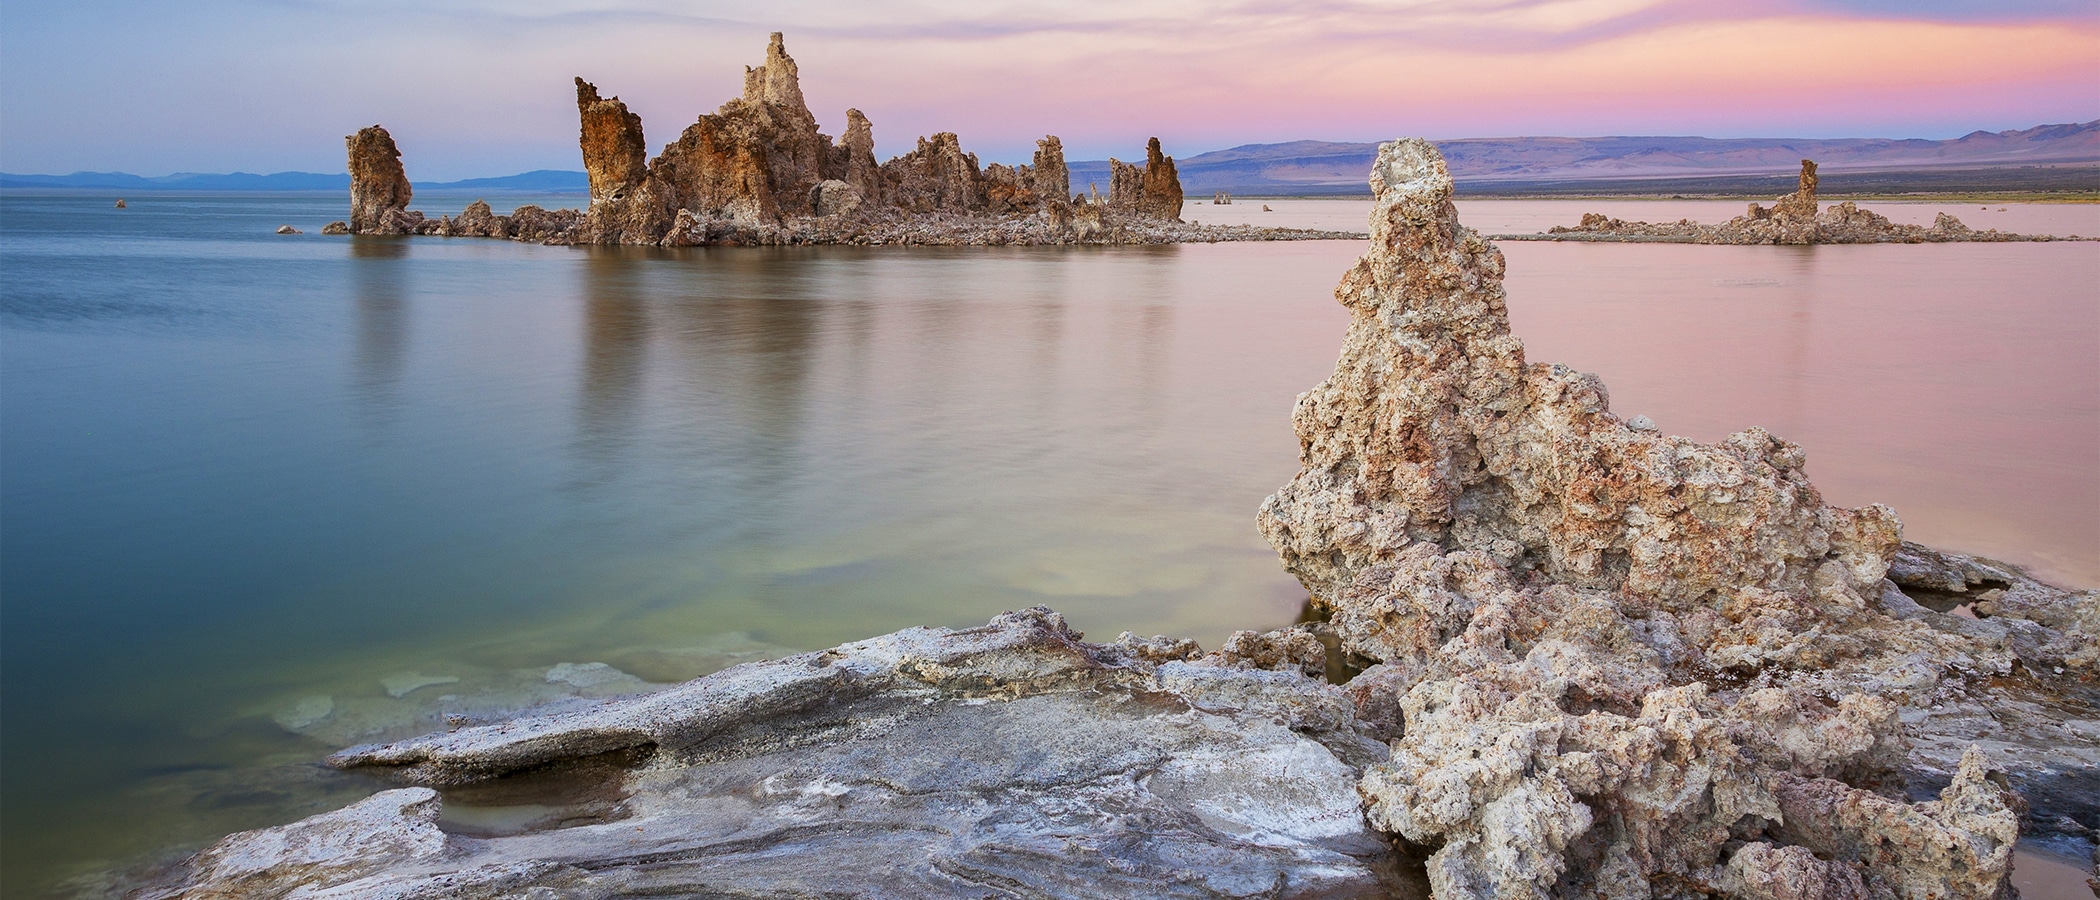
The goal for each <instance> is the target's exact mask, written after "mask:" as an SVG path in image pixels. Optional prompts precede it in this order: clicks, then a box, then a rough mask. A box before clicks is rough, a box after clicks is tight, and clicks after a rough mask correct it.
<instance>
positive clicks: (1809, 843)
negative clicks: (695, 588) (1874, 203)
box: [132, 140, 2100, 900]
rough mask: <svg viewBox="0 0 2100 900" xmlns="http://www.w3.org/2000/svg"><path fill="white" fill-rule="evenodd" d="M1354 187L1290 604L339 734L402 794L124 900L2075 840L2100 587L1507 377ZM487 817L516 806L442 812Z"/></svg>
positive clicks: (1189, 873)
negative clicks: (1198, 640) (1976, 552)
mask: <svg viewBox="0 0 2100 900" xmlns="http://www.w3.org/2000/svg"><path fill="white" fill-rule="evenodd" d="M629 158H632V157H629ZM594 172H595V170H594ZM646 181H647V179H646V178H644V179H643V181H642V182H639V183H646ZM1371 186H1372V188H1373V190H1374V191H1375V193H1376V196H1377V202H1376V208H1375V211H1374V212H1373V214H1372V221H1371V229H1370V246H1369V249H1368V251H1367V252H1366V253H1365V254H1364V255H1363V257H1362V258H1361V259H1360V260H1359V261H1358V262H1357V263H1356V265H1355V266H1354V267H1353V268H1352V269H1350V271H1349V272H1348V273H1347V274H1346V275H1345V276H1344V277H1343V280H1342V282H1341V285H1340V287H1339V288H1338V289H1337V290H1336V297H1337V298H1338V299H1339V300H1340V301H1341V302H1342V303H1343V304H1344V305H1345V306H1346V307H1348V309H1349V310H1350V312H1351V325H1350V329H1349V332H1348V335H1347V337H1346V339H1345V342H1344V345H1343V349H1342V354H1341V358H1340V360H1339V362H1338V363H1337V365H1336V368H1335V371H1334V373H1333V374H1332V375H1331V376H1330V377H1329V378H1328V379H1327V380H1326V381H1324V382H1322V383H1321V384H1320V385H1318V386H1317V387H1315V388H1314V389H1313V390H1311V391H1309V392H1308V393H1306V394H1304V395H1302V396H1301V397H1300V398H1299V400H1298V403H1297V406H1296V409H1295V411H1294V413H1293V416H1292V419H1293V424H1294V427H1295V429H1296V431H1297V434H1298V436H1299V439H1300V446H1301V461H1302V463H1303V468H1302V471H1301V472H1300V473H1299V474H1298V475H1297V476H1296V477H1295V478H1293V479H1292V480H1291V481H1290V483H1289V484H1287V485H1285V486H1284V487H1283V488H1282V489H1281V490H1279V491H1278V492H1277V493H1276V494H1275V495H1274V496H1272V497H1270V498H1268V500H1266V501H1265V502H1264V503H1263V504H1262V506H1261V508H1260V511H1259V514H1258V522H1259V526H1260V528H1261V530H1262V531H1263V533H1264V534H1266V535H1267V536H1268V538H1269V540H1270V541H1271V542H1272V543H1273V544H1274V545H1275V547H1276V548H1277V550H1278V552H1279V554H1280V555H1281V558H1282V562H1283V564H1284V565H1285V567H1286V568H1287V569H1289V570H1290V571H1291V572H1292V573H1294V574H1295V575H1296V576H1297V577H1298V579H1299V580H1300V581H1301V582H1302V583H1303V584H1304V585H1305V587H1306V588H1307V590H1308V591H1309V592H1310V594H1311V596H1312V598H1313V601H1312V612H1313V615H1311V616H1309V619H1310V621H1308V622H1306V623H1304V624H1300V625H1295V626H1292V627H1289V628H1285V629H1281V630H1277V631H1270V632H1266V633H1257V632H1253V631H1242V632H1239V633H1236V634H1234V635H1233V636H1232V637H1231V638H1230V639H1229V640H1228V641H1227V642H1226V643H1225V645H1224V646H1223V647H1221V648H1220V649H1218V650H1216V651H1214V652H1210V653H1204V652H1202V651H1201V650H1200V648H1198V647H1196V646H1195V645H1194V644H1193V643H1191V642H1189V641H1185V640H1174V639H1170V638H1164V637H1155V638H1150V639H1140V638H1137V637H1135V636H1132V635H1128V634H1125V635H1123V636H1122V637H1120V638H1118V639H1117V640H1115V641H1112V642H1107V643H1089V642H1086V641H1084V640H1083V639H1082V636H1081V635H1080V634H1078V633H1076V632H1074V631H1073V630H1072V629H1070V628H1069V627H1068V625H1067V624H1066V622H1065V621H1064V620H1063V619H1062V618H1061V617H1059V616H1058V615H1057V614H1056V613H1054V612H1051V611H1049V610H1047V609H1041V608H1036V609H1030V610H1024V611H1020V612H1015V613H1008V614H1005V615H1002V616H1000V617H998V618H996V619H994V620H992V621H991V622H990V623H989V624H987V625H986V626H984V627H982V628H974V629H966V630H960V631H951V630H947V629H930V628H914V629H907V630H905V631H901V632H897V633H895V634H891V635H888V636H885V637H879V638H874V639H871V640H866V641H860V642H855V643H850V644H846V645H842V646H839V647H835V648H832V649H830V650H825V651H820V652H814V653H804V654H800V655H794V656H789V657H787V658H783V659H777V660H771V661H765V662H754V663H747V664H744V665H739V666H735V667H732V668H729V669H726V670H723V671H721V672H718V673H716V674H714V675H710V676H707V677H704V678H700V679H697V680H695V681H692V682H688V683H686V684H684V685H680V686H676V687H672V688H669V689H666V690H662V691H657V692H653V693H646V694H641V695H638V696H631V697H623V698H614V699H607V700H602V701H593V703H592V704H590V705H587V706H584V707H574V706H572V707H569V708H565V709H563V710H560V711H556V712H543V713H539V714H531V713H528V714H526V715H523V716H520V717H517V718H514V719H509V720H505V721H499V722H492V723H487V724H479V725H471V726H467V727H459V728H456V729H454V730H448V731H440V732H436V733H432V734H428V735H425V736H422V737H416V738H411V739H408V740H402V741H396V742H392V743H384V744H373V745H364V746H358V747H352V748H349V749H346V750H343V751H342V752H340V753H337V754H336V755H334V756H332V757H330V758H329V760H328V763H329V765H332V766H335V767H338V768H342V769H346V770H352V771H359V772H367V773H371V774H373V775H374V776H376V777H379V778H383V779H389V780H391V781H393V782H395V783H397V784H399V785H401V786H399V787H394V788H392V789H388V790H382V791H379V792H377V793H375V794H373V795H372V796H371V797H370V798H368V799H366V800H363V801H362V802H358V803H356V804H353V805H351V806H348V807H346V808H343V809H340V810H337V811H334V812H329V813H325V814H322V815H317V816H314V817H311V818H308V819H305V820H302V821H299V822H294V823H291V824H288V825H284V826H280V827H276V828H267V829H262V830H259V831H253V832H245V833H241V834H236V835H233V836H231V837H228V838H226V839H224V840H222V841H220V842H218V843H217V844H215V845H213V846H211V847H210V848H207V849H205V850H204V851H202V852H200V853H198V854H196V855H194V856H191V857H189V858H188V859H186V860H183V861H182V862H180V863H178V864H175V865H173V866H172V867H170V868H167V869H164V870H162V871H160V872H158V873H155V874H154V875H153V876H152V877H151V879H150V883H147V884H145V885H143V886H141V887H138V888H137V889H136V890H134V891H133V894H132V896H136V897H142V898H206V897H226V896H236V895H238V896H312V897H322V896H326V897H403V898H405V897H436V896H446V897H485V898H496V897H555V896H559V897H625V896H668V895H676V896H707V897H754V898H755V897H781V896H794V897H805V896H807V897H814V896H827V897H856V896H867V897H877V896H881V897H891V896H910V897H958V898H960V897H969V898H980V897H1133V896H1145V897H1257V896H1258V897H1379V896H1402V897H1409V896H1412V897H1422V896H1430V895H1433V896H1436V897H1439V898H1454V900H1455V898H1490V897H1494V898H1519V897H1529V898H1569V900H1573V898H1578V897H1582V898H1588V897H1609V898H1705V897H1719V898H1735V900H1810V898H1817V900H1868V898H1874V900H1883V898H1894V900H1955V898H1969V900H1986V898H2006V897H2011V896H2013V893H2014V892H2013V890H2012V888H2011V887H2010V885H2009V884H2008V881H2007V876H2008V873H2009V871H2010V869H2011V867H2012V865H2013V848H2014V847H2013V845H2014V842H2015V841H2016V840H2017V839H2019V838H2020V836H2021V835H2022V833H2023V831H2024V832H2025V833H2028V834H2036V835H2053V836H2055V837H2057V838H2059V839H2062V840H2066V841H2083V840H2086V839H2087V838H2086V835H2088V834H2090V831H2089V830H2088V829H2090V828H2091V827H2092V825H2094V824H2100V802H2096V800H2095V799H2094V798H2095V797H2100V790H2096V788H2100V711H2096V710H2100V704H2096V700H2100V682H2096V678H2100V645H2096V639H2100V592H2094V591H2067V590H2061V589H2058V588H2054V587H2051V586H2048V585H2045V584H2042V583H2040V582H2037V581H2035V580H2033V579H2031V578H2029V577H2027V576H2025V575H2024V574H2022V573H2021V572H2019V571H2018V570H2017V569H2014V568H2012V567H2009V566H2005V565H2002V564H1997V563H1993V562H1990V561H1987V560H1978V559H1972V558H1968V557H1963V556H1958V555H1951V554H1943V553H1938V552H1935V551H1933V550H1930V549H1927V548H1924V547H1920V546H1917V545H1915V544H1910V543H1906V542H1904V541H1903V540H1902V525H1901V523H1900V521H1899V520H1898V518H1897V517H1896V514H1895V513H1894V512H1893V511H1891V510H1889V509H1887V508H1886V507H1881V506H1868V507H1864V508H1861V509H1838V508H1833V507H1830V506H1827V505H1825V504H1824V503H1823V502H1822V499H1821V496H1820V495H1819V494H1818V493H1817V491H1816V489H1815V487H1814V486H1813V485H1812V484H1811V483H1810V481H1809V480H1808V478H1807V475H1806V470H1805V466H1806V455H1805V453H1804V452H1803V451H1802V449H1801V448H1800V447H1798V446H1795V445H1793V444H1790V443H1788V442H1786V441H1784V440H1781V439H1779V438H1777V437H1774V436H1773V435H1771V434H1769V433H1767V432H1765V431H1764V430H1762V429H1758V428H1751V429H1747V430H1745V431H1742V432H1740V433H1738V434H1735V435H1733V436H1731V437H1729V438H1728V439H1726V440H1724V441H1722V442H1720V443H1718V444H1715V445H1704V444H1699V443H1696V442H1693V441H1691V440H1688V439H1685V438H1680V437H1671V436H1667V435H1665V434H1663V433H1662V432H1661V431H1659V430H1657V429H1656V427H1655V426H1654V425H1653V424H1652V423H1649V422H1647V421H1646V420H1645V419H1642V418H1639V417H1636V418H1634V419H1632V420H1622V419H1621V418H1620V417H1619V416H1617V415H1616V414H1614V413H1613V412H1612V411H1611V408H1610V404H1609V397H1608V394H1607V391H1606V389H1605V386H1604V385H1603V384H1602V383H1601V382H1600V381H1599V380H1598V379H1597V378H1595V377H1594V376H1590V375H1585V374H1582V373H1580V372H1576V371H1573V370H1571V369H1568V368H1567V367H1564V366H1559V365H1551V364H1543V363H1534V362H1530V361H1528V360H1526V358H1525V355H1524V349H1523V345H1522V342H1521V341H1520V340H1519V339H1518V338H1517V337H1516V336H1515V335H1513V334H1511V333H1510V329H1509V320H1508V315H1507V309H1506V305H1505V297H1504V294H1503V288H1502V276H1503V269H1504V262H1503V257H1502V254H1501V253H1500V252H1499V251H1498V250H1497V249H1496V247H1495V246H1494V244H1492V243H1490V242H1489V241H1488V240H1486V239H1485V238H1483V237H1482V236H1481V235H1479V234H1476V233H1475V232H1473V231H1472V230H1470V229H1468V228H1466V227H1464V226H1463V225H1461V224H1459V222H1458V220H1457V215H1456V212H1455V209H1454V207H1453V205H1452V202H1451V190H1452V183H1451V179H1450V177H1449V174H1448V171H1447V169H1446V167H1445V164H1444V161H1443V159H1442V158H1441V157H1440V156H1439V154H1438V153H1437V151H1436V149H1435V148H1434V147H1433V146H1432V145H1431V144H1429V143H1428V142H1426V141H1421V140H1403V141H1396V142H1393V143H1389V144H1386V145H1384V146H1383V147H1382V148H1381V150H1380V153H1379V156H1378V159H1377V162H1376V166H1375V168H1374V170H1373V172H1372V173H1371ZM623 196H631V195H627V194H623ZM613 202H615V203H618V202H619V201H617V200H614V201H613ZM614 208H619V207H614ZM382 215H383V213H382ZM490 798H497V800H496V801H495V802H509V803H513V804H522V803H537V804H540V805H541V807H543V808H544V809H545V810H546V813H545V814H544V815H542V816H540V817H538V818H536V819H533V820H531V821H519V822H515V823H512V824H511V825H510V826H508V827H504V828H498V829H489V828H484V829H480V830H474V831H466V830H462V829H460V828H458V827H456V826H452V827H448V826H447V825H445V824H444V823H443V821H442V815H443V811H444V809H445V807H446V805H447V804H448V803H455V802H458V803H468V802H490ZM503 798H508V799H503Z"/></svg>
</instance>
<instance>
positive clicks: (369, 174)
mask: <svg viewBox="0 0 2100 900" xmlns="http://www.w3.org/2000/svg"><path fill="white" fill-rule="evenodd" d="M343 143H344V144H346V145H347V146H348V147H349V151H350V222H349V226H348V227H349V229H350V233H352V234H408V233H410V232H412V231H413V230H414V229H415V226H416V223H417V222H419V221H421V219H422V218H423V216H422V214H421V213H410V212H409V211H408V202H409V199H410V198H411V197H412V196H414V191H412V190H410V189H409V185H408V174H407V173H406V172H405V171H403V169H402V168H401V151H400V150H399V149H398V148H396V147H395V146H394V137H393V135H390V134H387V133H386V129H384V128H381V127H379V126H377V125H374V126H371V127H370V128H360V129H358V131H357V133H356V134H353V135H350V136H349V137H346V138H343Z"/></svg>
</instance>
